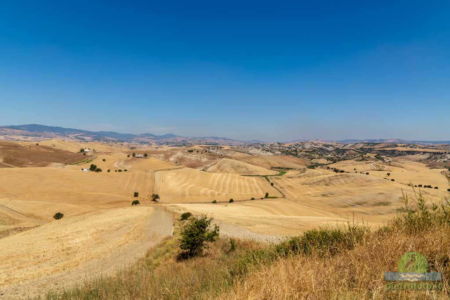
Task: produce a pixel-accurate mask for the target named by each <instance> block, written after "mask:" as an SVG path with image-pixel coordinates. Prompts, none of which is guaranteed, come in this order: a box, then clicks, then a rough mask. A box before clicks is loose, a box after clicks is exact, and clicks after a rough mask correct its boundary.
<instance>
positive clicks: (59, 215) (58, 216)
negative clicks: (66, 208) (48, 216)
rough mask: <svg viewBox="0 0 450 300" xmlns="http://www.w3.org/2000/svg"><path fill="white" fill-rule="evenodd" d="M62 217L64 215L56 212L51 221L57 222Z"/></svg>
mask: <svg viewBox="0 0 450 300" xmlns="http://www.w3.org/2000/svg"><path fill="white" fill-rule="evenodd" d="M63 217H64V214H63V213H60V212H57V213H56V214H55V215H54V216H53V219H55V220H59V219H62V218H63Z"/></svg>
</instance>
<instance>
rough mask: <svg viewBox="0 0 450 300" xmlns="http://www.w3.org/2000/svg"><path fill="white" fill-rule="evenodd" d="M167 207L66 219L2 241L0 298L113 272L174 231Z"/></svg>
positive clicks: (25, 295) (39, 291) (37, 292)
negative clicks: (165, 209)
mask: <svg viewBox="0 0 450 300" xmlns="http://www.w3.org/2000/svg"><path fill="white" fill-rule="evenodd" d="M172 230H173V229H172V216H171V214H169V213H167V212H166V211H164V210H163V209H159V208H150V207H127V208H117V209H108V210H104V211H100V212H95V213H90V214H86V215H82V216H74V217H70V218H64V219H61V220H59V221H53V222H51V223H48V224H45V225H42V226H40V227H37V228H35V229H31V230H28V231H25V232H22V233H19V234H15V235H12V236H9V237H6V238H3V239H1V240H0V297H1V298H2V299H21V298H28V297H32V296H37V295H42V294H43V293H45V292H46V291H47V290H49V289H52V290H55V289H61V288H66V287H68V284H70V285H73V284H79V283H80V281H83V280H89V279H92V278H93V277H94V276H95V277H98V276H101V275H108V274H112V273H114V272H116V271H118V270H119V269H121V268H123V267H125V266H127V265H129V264H132V263H133V262H135V261H136V260H137V259H139V258H140V257H143V256H144V255H145V253H146V252H147V251H148V249H149V248H150V247H152V246H154V245H156V244H157V243H158V242H160V241H161V240H162V239H163V238H164V237H167V236H170V235H172Z"/></svg>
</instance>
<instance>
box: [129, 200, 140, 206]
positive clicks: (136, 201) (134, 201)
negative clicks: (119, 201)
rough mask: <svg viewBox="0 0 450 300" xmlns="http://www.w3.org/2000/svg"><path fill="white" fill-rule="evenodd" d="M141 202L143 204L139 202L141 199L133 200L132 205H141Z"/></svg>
mask: <svg viewBox="0 0 450 300" xmlns="http://www.w3.org/2000/svg"><path fill="white" fill-rule="evenodd" d="M139 204H141V202H139V200H133V202H131V205H132V206H135V205H139Z"/></svg>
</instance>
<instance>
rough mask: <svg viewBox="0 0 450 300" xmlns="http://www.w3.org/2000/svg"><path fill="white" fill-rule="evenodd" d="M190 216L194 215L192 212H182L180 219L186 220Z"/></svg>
mask: <svg viewBox="0 0 450 300" xmlns="http://www.w3.org/2000/svg"><path fill="white" fill-rule="evenodd" d="M190 217H192V214H191V213H190V212H185V213H182V214H181V216H180V220H181V221H185V220H187V219H189V218H190Z"/></svg>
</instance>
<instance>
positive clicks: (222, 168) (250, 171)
mask: <svg viewBox="0 0 450 300" xmlns="http://www.w3.org/2000/svg"><path fill="white" fill-rule="evenodd" d="M206 171H208V172H212V173H233V174H240V175H274V174H277V172H275V171H271V170H268V169H266V168H263V167H259V166H255V165H251V164H249V163H246V162H242V161H238V160H234V159H229V158H223V159H221V160H219V161H218V162H217V163H215V164H214V165H212V166H211V167H209V168H207V169H206Z"/></svg>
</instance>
